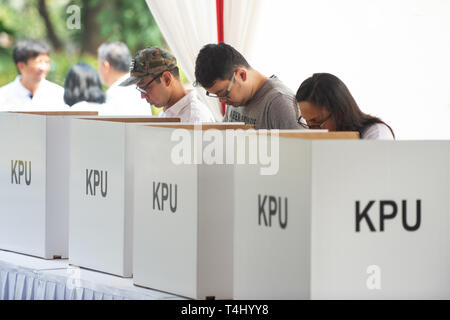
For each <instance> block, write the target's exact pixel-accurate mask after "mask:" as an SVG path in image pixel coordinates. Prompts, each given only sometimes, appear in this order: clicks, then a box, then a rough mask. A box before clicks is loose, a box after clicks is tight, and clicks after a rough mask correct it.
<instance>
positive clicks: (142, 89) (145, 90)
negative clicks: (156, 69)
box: [136, 71, 165, 96]
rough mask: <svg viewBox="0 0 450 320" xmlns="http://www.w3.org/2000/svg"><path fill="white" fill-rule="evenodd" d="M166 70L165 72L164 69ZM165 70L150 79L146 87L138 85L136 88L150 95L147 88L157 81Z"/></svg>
mask: <svg viewBox="0 0 450 320" xmlns="http://www.w3.org/2000/svg"><path fill="white" fill-rule="evenodd" d="M164 72H165V71H164ZM164 72H161V73H160V74H158V75H157V76H156V77H154V78H153V79H152V81H150V82H149V83H147V84H146V85H145V87H143V88H139V86H136V90H137V91H139V92H140V93H143V94H145V95H146V96H148V93H147V88H148V87H149V86H150V85H151V84H152V82H153V81H155V80H156V79H158V78H159V77H161V76H162V74H163V73H164Z"/></svg>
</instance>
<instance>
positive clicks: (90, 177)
mask: <svg viewBox="0 0 450 320" xmlns="http://www.w3.org/2000/svg"><path fill="white" fill-rule="evenodd" d="M98 189H99V190H98ZM98 191H100V194H101V195H102V197H103V198H105V197H106V195H107V193H108V171H101V170H90V169H86V195H91V196H96V195H97V194H99V192H98Z"/></svg>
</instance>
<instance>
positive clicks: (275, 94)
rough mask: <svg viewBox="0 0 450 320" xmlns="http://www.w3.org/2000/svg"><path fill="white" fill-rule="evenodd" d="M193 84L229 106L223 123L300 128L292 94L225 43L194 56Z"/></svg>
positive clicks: (213, 45) (203, 49) (258, 127)
mask: <svg viewBox="0 0 450 320" xmlns="http://www.w3.org/2000/svg"><path fill="white" fill-rule="evenodd" d="M195 77H196V83H197V84H200V85H201V86H202V87H204V88H205V89H206V91H207V92H206V94H207V95H208V96H209V97H213V98H217V99H219V100H220V101H221V102H223V103H226V104H227V105H228V108H227V112H226V114H225V117H224V119H223V121H224V122H245V123H247V124H253V125H255V128H256V129H301V127H300V125H299V124H298V123H297V119H298V118H299V116H300V112H299V108H298V104H297V102H296V100H295V94H294V93H293V92H292V91H291V90H289V88H288V87H286V86H285V85H284V84H283V83H282V82H281V81H280V80H278V78H277V77H275V76H272V77H270V78H267V77H265V76H264V75H262V74H261V73H259V72H258V71H256V70H254V69H253V68H252V67H250V65H249V64H248V62H247V61H246V60H245V58H244V57H243V56H242V55H241V54H240V53H239V52H238V51H236V49H234V48H233V47H232V46H230V45H227V44H225V43H219V44H208V45H206V46H204V47H203V48H202V49H201V50H200V53H199V54H198V56H197V60H196V63H195Z"/></svg>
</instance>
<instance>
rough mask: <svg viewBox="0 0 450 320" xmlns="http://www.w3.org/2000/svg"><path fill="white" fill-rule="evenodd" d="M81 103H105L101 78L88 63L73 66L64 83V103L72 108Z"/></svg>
mask: <svg viewBox="0 0 450 320" xmlns="http://www.w3.org/2000/svg"><path fill="white" fill-rule="evenodd" d="M80 101H87V102H96V103H104V102H105V94H104V93H103V88H102V83H101V80H100V76H99V75H98V72H97V70H95V69H94V68H93V67H92V66H90V65H88V64H86V63H77V64H75V65H73V66H72V67H71V68H70V70H69V72H68V73H67V77H66V81H65V83H64V102H65V103H66V104H68V105H69V106H72V105H74V104H75V103H77V102H80Z"/></svg>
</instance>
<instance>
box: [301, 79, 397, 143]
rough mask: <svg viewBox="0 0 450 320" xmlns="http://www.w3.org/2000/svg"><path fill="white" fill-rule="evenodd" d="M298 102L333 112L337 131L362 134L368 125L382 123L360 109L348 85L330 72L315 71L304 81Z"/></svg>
mask: <svg viewBox="0 0 450 320" xmlns="http://www.w3.org/2000/svg"><path fill="white" fill-rule="evenodd" d="M295 98H296V99H297V102H302V101H308V102H310V103H313V104H315V105H318V106H320V107H324V108H325V109H327V110H328V111H329V112H331V114H332V116H333V118H334V121H335V123H336V131H358V132H359V134H360V135H361V134H362V133H363V132H364V130H365V129H367V127H369V126H370V125H372V124H375V123H382V124H384V125H386V126H387V127H388V128H389V130H391V132H392V135H393V136H394V138H395V135H394V131H393V130H392V128H391V127H390V126H389V125H387V124H386V123H385V122H384V121H382V120H381V119H380V118H377V117H374V116H371V115H368V114H365V113H363V112H362V111H361V109H359V107H358V105H357V104H356V101H355V99H354V98H353V96H352V95H351V93H350V91H349V90H348V88H347V86H346V85H345V84H344V83H343V82H342V81H341V80H340V79H339V78H338V77H336V76H334V75H332V74H330V73H315V74H313V75H312V77H309V78H308V79H306V80H305V81H303V82H302V84H301V85H300V87H299V88H298V91H297V94H296V96H295Z"/></svg>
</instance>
